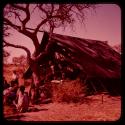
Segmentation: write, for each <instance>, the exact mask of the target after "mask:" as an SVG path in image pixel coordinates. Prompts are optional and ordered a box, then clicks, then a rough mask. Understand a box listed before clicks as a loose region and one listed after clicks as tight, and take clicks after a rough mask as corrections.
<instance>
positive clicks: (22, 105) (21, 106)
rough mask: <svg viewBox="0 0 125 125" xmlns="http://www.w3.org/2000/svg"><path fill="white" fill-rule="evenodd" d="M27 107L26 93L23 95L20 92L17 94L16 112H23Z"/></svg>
mask: <svg viewBox="0 0 125 125" xmlns="http://www.w3.org/2000/svg"><path fill="white" fill-rule="evenodd" d="M28 106H29V99H28V93H26V92H24V94H22V93H21V92H19V93H18V102H17V104H16V107H17V109H18V111H19V112H25V111H27V110H28Z"/></svg>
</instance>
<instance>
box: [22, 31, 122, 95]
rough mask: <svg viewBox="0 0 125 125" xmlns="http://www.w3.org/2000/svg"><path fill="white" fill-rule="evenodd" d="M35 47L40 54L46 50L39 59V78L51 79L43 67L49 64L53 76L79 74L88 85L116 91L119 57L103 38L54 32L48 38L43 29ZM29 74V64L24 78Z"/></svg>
mask: <svg viewBox="0 0 125 125" xmlns="http://www.w3.org/2000/svg"><path fill="white" fill-rule="evenodd" d="M38 49H39V51H40V53H42V52H47V54H46V55H44V56H43V57H42V58H41V59H40V60H39V65H40V67H41V80H44V79H50V80H52V79H53V77H51V78H50V76H52V73H50V71H49V70H48V69H47V68H48V66H52V65H53V66H54V71H55V74H54V75H55V79H63V78H64V79H66V78H69V79H76V78H77V77H80V79H82V80H83V81H84V82H86V84H87V85H88V86H89V88H93V89H94V88H97V89H96V90H104V89H105V90H107V91H109V92H110V91H112V92H113V91H114V93H120V79H121V56H120V54H119V53H118V52H116V51H115V50H114V49H113V48H112V47H111V46H109V45H108V44H107V42H106V41H99V40H91V39H83V38H77V37H72V36H66V35H60V34H55V33H53V34H52V35H51V39H50V38H49V33H47V32H44V35H43V39H42V41H41V44H40V47H39V48H38ZM50 62H51V63H50ZM31 74H32V71H31V69H30V67H29V68H28V69H27V71H26V72H25V73H24V78H28V77H30V76H31ZM48 74H50V75H48ZM47 76H48V77H47ZM63 76H64V77H63ZM90 84H91V85H90Z"/></svg>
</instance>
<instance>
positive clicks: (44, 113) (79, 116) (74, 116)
mask: <svg viewBox="0 0 125 125" xmlns="http://www.w3.org/2000/svg"><path fill="white" fill-rule="evenodd" d="M120 115H121V97H120V96H117V97H111V96H108V95H104V96H103V102H102V96H101V95H94V96H88V97H87V98H85V99H83V101H82V102H80V103H70V104H66V103H49V104H40V105H33V106H30V107H29V111H28V112H26V113H16V112H15V110H14V109H13V110H12V108H10V107H5V108H4V117H5V119H6V120H14V121H15V120H16V121H116V120H118V119H119V118H120Z"/></svg>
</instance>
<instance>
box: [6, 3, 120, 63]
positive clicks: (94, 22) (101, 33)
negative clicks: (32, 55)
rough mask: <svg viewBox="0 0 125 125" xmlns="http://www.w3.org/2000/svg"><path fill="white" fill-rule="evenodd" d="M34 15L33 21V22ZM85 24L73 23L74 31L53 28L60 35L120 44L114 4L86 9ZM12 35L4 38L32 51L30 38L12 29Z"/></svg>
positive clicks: (18, 52) (117, 10)
mask: <svg viewBox="0 0 125 125" xmlns="http://www.w3.org/2000/svg"><path fill="white" fill-rule="evenodd" d="M35 19H37V17H34V20H33V23H35ZM84 23H85V25H83V26H81V25H80V24H79V23H76V24H75V28H74V31H72V30H71V28H70V27H67V28H66V29H65V31H63V30H62V29H61V28H58V29H55V30H54V32H55V33H58V34H62V35H69V36H74V37H79V38H87V39H94V40H101V41H108V44H109V45H111V46H113V45H117V44H121V10H120V7H119V6H118V5H116V4H99V7H98V8H97V9H96V12H94V11H93V12H92V11H87V13H86V20H85V22H84ZM12 34H13V35H12V36H10V37H8V38H6V39H7V41H8V42H10V43H15V44H19V45H25V46H26V47H28V48H29V49H30V51H31V52H33V51H34V46H33V44H32V41H31V40H30V38H27V37H25V36H24V35H22V34H20V33H18V32H17V31H15V30H12ZM38 38H39V41H41V40H42V33H38ZM6 50H7V51H9V52H10V54H11V57H10V58H9V60H8V61H9V62H10V61H11V59H12V57H15V56H16V57H17V56H20V55H22V54H23V55H24V54H26V53H25V51H24V50H21V49H15V48H12V47H7V48H6Z"/></svg>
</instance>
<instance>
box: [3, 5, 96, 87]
mask: <svg viewBox="0 0 125 125" xmlns="http://www.w3.org/2000/svg"><path fill="white" fill-rule="evenodd" d="M91 8H92V9H95V5H90V4H7V5H6V6H5V8H4V22H3V24H4V28H6V30H5V31H7V29H8V28H13V29H15V30H17V32H19V33H21V34H23V35H25V36H27V37H29V38H30V39H31V40H32V42H33V44H34V47H35V52H34V54H33V55H32V56H31V53H30V51H29V49H28V48H26V47H25V46H21V45H14V44H12V43H9V42H8V41H6V40H5V37H4V46H11V47H15V48H21V49H23V50H25V51H26V53H27V63H28V64H29V65H30V67H31V69H32V71H33V78H34V83H35V85H36V86H39V83H40V74H39V69H40V68H39V65H38V60H39V59H41V58H43V57H44V56H46V55H48V53H49V52H48V51H49V46H50V45H48V46H46V45H44V46H43V48H42V52H41V53H40V50H39V49H41V48H40V47H39V40H38V37H37V33H38V32H39V31H40V30H42V31H46V30H47V29H48V28H49V32H50V36H49V38H50V39H51V35H52V33H53V31H54V29H55V28H59V27H61V26H62V27H66V26H67V25H72V26H73V24H74V23H75V21H76V20H79V21H81V23H84V19H85V10H87V9H88V10H90V9H91ZM33 14H38V15H39V18H40V20H39V21H38V23H37V24H36V26H35V28H33V27H30V25H29V23H32V22H31V20H32V18H33ZM15 22H16V23H15ZM4 33H5V32H4ZM6 34H7V32H6Z"/></svg>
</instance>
